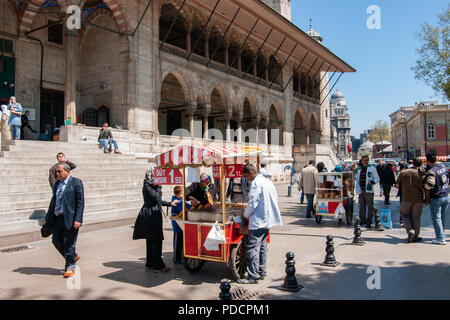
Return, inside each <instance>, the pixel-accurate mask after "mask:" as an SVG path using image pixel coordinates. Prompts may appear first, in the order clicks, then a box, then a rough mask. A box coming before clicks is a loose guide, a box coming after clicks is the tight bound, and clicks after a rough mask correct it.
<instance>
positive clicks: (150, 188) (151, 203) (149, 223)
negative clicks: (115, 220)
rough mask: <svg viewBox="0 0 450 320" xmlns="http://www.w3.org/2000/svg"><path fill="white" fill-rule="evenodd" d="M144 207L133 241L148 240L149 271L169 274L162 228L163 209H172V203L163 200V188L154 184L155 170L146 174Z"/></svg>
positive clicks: (138, 218)
mask: <svg viewBox="0 0 450 320" xmlns="http://www.w3.org/2000/svg"><path fill="white" fill-rule="evenodd" d="M142 194H143V196H144V205H143V206H142V209H141V211H140V212H139V215H138V217H137V219H136V223H135V225H134V233H133V239H134V240H137V239H146V240H147V259H146V264H145V266H146V267H147V268H149V269H152V270H155V271H160V272H168V271H170V268H168V267H166V265H165V264H164V262H163V260H162V258H161V255H162V242H163V240H164V234H163V226H162V220H163V219H162V215H163V213H162V207H163V206H165V207H170V206H172V203H170V202H167V201H163V200H162V191H161V186H157V185H155V184H153V169H151V170H148V171H147V173H146V174H145V179H144V186H143V188H142Z"/></svg>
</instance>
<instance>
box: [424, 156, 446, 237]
mask: <svg viewBox="0 0 450 320" xmlns="http://www.w3.org/2000/svg"><path fill="white" fill-rule="evenodd" d="M427 164H428V168H429V170H428V171H427V173H426V176H425V177H426V183H425V201H426V203H427V205H429V206H430V212H431V219H432V220H433V227H434V232H435V233H436V239H434V240H433V244H437V245H445V244H446V241H445V222H446V218H447V208H448V202H449V201H448V176H447V168H446V167H445V166H444V165H443V164H442V163H440V162H437V161H436V154H435V153H432V152H430V153H428V154H427Z"/></svg>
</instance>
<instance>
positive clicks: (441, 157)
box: [419, 156, 450, 162]
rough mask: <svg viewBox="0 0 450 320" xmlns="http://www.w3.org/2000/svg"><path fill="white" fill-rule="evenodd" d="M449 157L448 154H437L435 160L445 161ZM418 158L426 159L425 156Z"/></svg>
mask: <svg viewBox="0 0 450 320" xmlns="http://www.w3.org/2000/svg"><path fill="white" fill-rule="evenodd" d="M449 158H450V157H449V156H437V157H436V160H437V161H443V162H445V161H447V159H449ZM419 159H420V160H422V161H427V158H426V157H420V158H419Z"/></svg>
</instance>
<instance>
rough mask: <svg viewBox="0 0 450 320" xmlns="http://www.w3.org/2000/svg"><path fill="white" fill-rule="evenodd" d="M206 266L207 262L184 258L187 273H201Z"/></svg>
mask: <svg viewBox="0 0 450 320" xmlns="http://www.w3.org/2000/svg"><path fill="white" fill-rule="evenodd" d="M204 264H205V260H200V259H192V258H184V267H185V269H186V270H187V271H189V272H191V273H194V272H197V271H199V270H200V269H201V268H202V267H203V265H204Z"/></svg>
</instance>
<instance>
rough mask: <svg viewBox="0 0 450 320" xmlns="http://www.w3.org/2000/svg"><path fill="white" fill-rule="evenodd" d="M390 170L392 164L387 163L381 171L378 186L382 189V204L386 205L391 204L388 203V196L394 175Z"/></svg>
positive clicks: (393, 182) (393, 181)
mask: <svg viewBox="0 0 450 320" xmlns="http://www.w3.org/2000/svg"><path fill="white" fill-rule="evenodd" d="M392 168H393V166H392V163H388V164H387V165H385V166H383V168H382V169H381V176H380V184H381V186H382V188H383V193H384V204H386V205H389V204H391V203H390V202H389V195H390V193H391V188H392V186H393V185H395V174H394V170H393V169H392Z"/></svg>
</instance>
